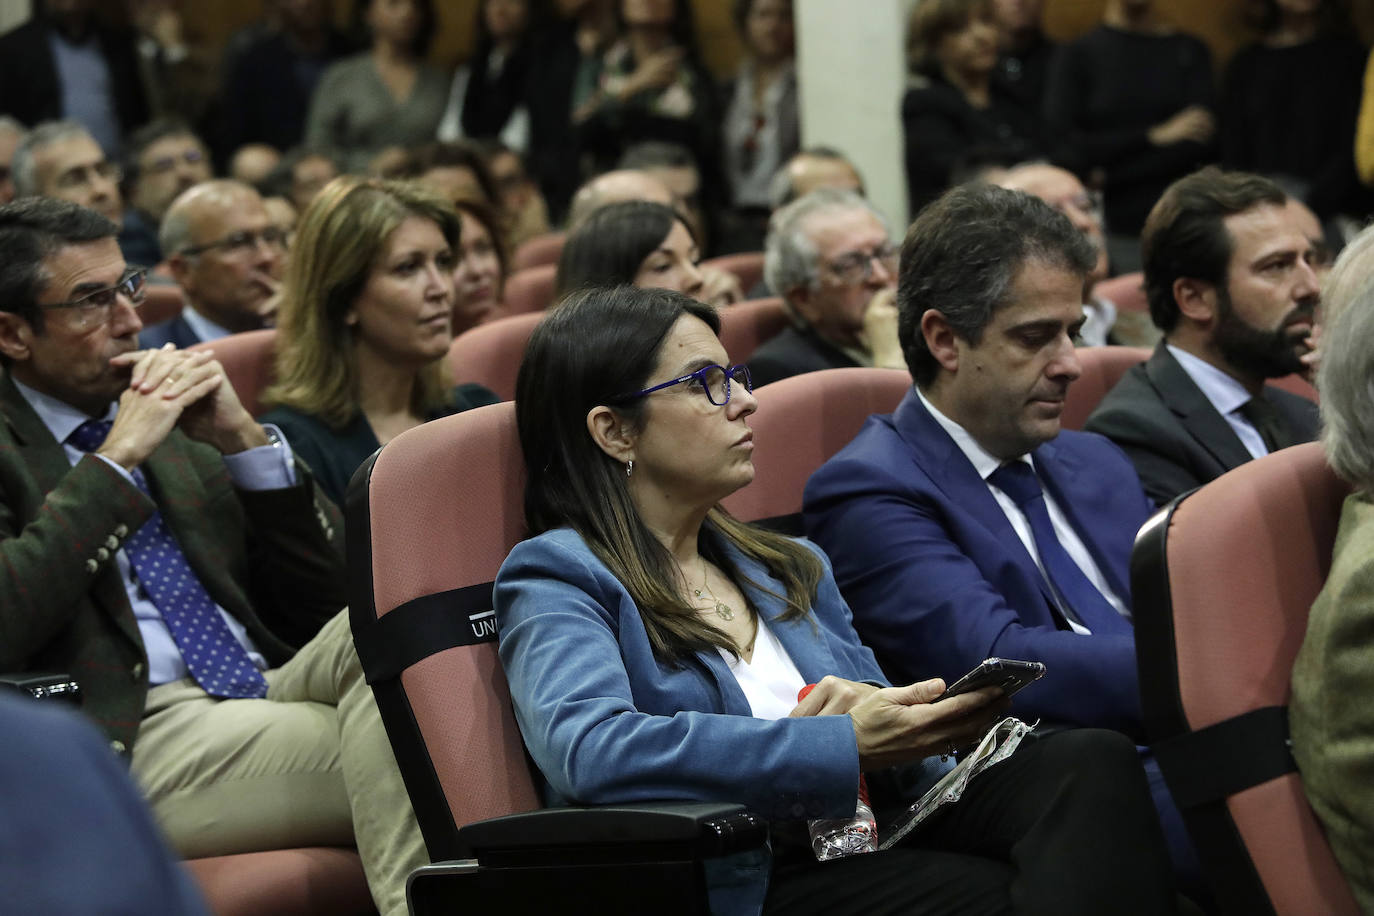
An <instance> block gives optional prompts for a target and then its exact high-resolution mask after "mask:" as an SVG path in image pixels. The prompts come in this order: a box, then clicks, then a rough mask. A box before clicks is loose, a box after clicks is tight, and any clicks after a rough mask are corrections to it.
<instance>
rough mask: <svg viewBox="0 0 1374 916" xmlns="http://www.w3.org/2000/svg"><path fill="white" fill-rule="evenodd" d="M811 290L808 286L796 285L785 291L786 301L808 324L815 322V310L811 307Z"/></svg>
mask: <svg viewBox="0 0 1374 916" xmlns="http://www.w3.org/2000/svg"><path fill="white" fill-rule="evenodd" d="M812 298H813V297H812V290H811V288H810V287H808V286H798V287H795V288H793V289H789V290H788V291H787V302H788V303H789V304H790V305H791V306H792V309H793V310H794V311H795V312H796V313H797V314H798V315H800V316H801V319H802V321H805V322H806V323H807V324H809V325H814V324H815V323H816V318H817V315H816V310H815V309H814V308H813V307H812Z"/></svg>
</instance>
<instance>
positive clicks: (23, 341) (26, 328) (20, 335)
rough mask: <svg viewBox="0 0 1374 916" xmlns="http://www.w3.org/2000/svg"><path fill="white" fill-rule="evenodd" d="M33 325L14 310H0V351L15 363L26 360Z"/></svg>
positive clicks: (31, 338) (31, 342)
mask: <svg viewBox="0 0 1374 916" xmlns="http://www.w3.org/2000/svg"><path fill="white" fill-rule="evenodd" d="M33 338H34V332H33V326H32V325H30V324H29V323H28V321H26V320H24V319H23V318H20V317H19V316H18V315H16V314H15V313H14V312H0V353H3V354H4V355H5V356H7V357H8V358H10V359H11V360H13V361H14V362H16V363H22V362H25V361H27V360H28V358H29V353H30V348H31V347H32V345H33Z"/></svg>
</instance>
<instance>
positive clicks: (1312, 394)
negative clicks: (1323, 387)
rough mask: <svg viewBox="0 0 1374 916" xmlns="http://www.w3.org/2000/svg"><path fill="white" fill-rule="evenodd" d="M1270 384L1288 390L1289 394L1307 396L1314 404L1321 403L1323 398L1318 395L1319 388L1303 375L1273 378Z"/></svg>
mask: <svg viewBox="0 0 1374 916" xmlns="http://www.w3.org/2000/svg"><path fill="white" fill-rule="evenodd" d="M1268 384H1270V385H1273V386H1274V387H1275V388H1280V389H1282V390H1284V391H1287V392H1288V393H1289V394H1296V395H1297V396H1298V397H1300V398H1307V400H1309V401H1311V402H1312V403H1313V404H1318V403H1321V398H1320V397H1318V395H1317V389H1316V388H1314V387H1313V386H1312V383H1311V382H1309V381H1308V380H1307V379H1305V378H1303V377H1302V376H1301V375H1285V376H1284V377H1283V378H1271V379H1270V380H1269V382H1268Z"/></svg>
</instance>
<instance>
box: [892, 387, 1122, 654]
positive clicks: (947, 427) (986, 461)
mask: <svg viewBox="0 0 1374 916" xmlns="http://www.w3.org/2000/svg"><path fill="white" fill-rule="evenodd" d="M916 396H917V397H919V398H920V399H921V403H922V404H924V405H925V408H926V410H928V411H930V415H931V416H932V417H934V418H935V422H936V423H939V424H940V426H941V428H942V429H944V431H945V432H947V433H949V436H950V438H951V439H953V440H954V444H955V445H957V446H959V450H960V451H961V452H963V453H964V457H966V458H968V460H969V463H970V464H972V465H973V469H974V470H975V471H977V472H978V476H979V477H981V478H982V479H983V483H984V484H986V485H987V488H988V492H990V493H991V494H992V497H993V499H995V500H997V505H998V506H1000V507H1001V508H1002V514H1004V515H1005V516H1006V517H1007V521H1008V522H1010V523H1011V527H1012V529H1013V530H1015V531H1016V536H1017V537H1018V538H1020V539H1021V543H1022V544H1024V545H1025V547H1026V551H1027V552H1028V553H1029V554H1030V555H1031V559H1033V560H1034V561H1035V565H1036V566H1037V567H1039V569H1040V575H1041V576H1043V577H1044V579H1045V583H1046V584H1047V585H1048V586H1049V588H1050V592H1051V593H1052V594H1056V595H1057V594H1058V592H1057V590H1056V589H1055V587H1054V583H1053V582H1052V581H1051V580H1050V577H1049V576H1048V575H1047V574H1046V573H1045V564H1044V563H1042V562H1041V561H1040V551H1038V550H1037V549H1036V547H1035V536H1034V535H1033V534H1032V533H1031V527H1030V521H1029V520H1028V519H1027V518H1026V514H1025V513H1024V512H1022V511H1021V509H1020V507H1019V506H1017V505H1016V503H1015V501H1013V500H1012V498H1011V497H1010V496H1008V495H1007V494H1005V493H1003V492H1002V491H1001V490H999V489H997V487H995V486H993V485H992V484H990V483H988V482H987V481H988V477H990V476H991V475H992V473H993V472H994V471H996V470H997V469H998V468H999V467H1001V466H1002V462H1001V461H1000V460H998V459H997V458H995V457H994V456H993V455H991V454H990V453H989V452H988V451H987V449H985V448H983V447H982V446H981V445H979V444H978V442H977V441H976V440H975V439H974V438H973V436H971V435H969V432H968V430H966V429H964V428H963V427H962V426H960V425H959V424H958V423H955V422H954V421H953V420H951V419H950V418H949V417H947V416H945V415H944V414H942V413H940V411H939V410H938V409H936V407H935V405H934V404H932V403H930V401H929V400H927V399H926V396H925V394H924V393H923V392H922V391H921V390H920V389H919V388H917V389H916ZM1016 460H1018V461H1024V462H1026V463H1027V464H1029V465H1030V466H1031V470H1035V462H1034V461H1032V460H1031V457H1030V455H1022V456H1021V457H1020V458H1018V459H1016ZM1035 476H1036V478H1037V479H1038V478H1039V477H1040V475H1039V473H1037V474H1036V475H1035ZM1044 493H1045V508H1046V509H1047V510H1048V511H1049V516H1050V523H1051V524H1053V525H1054V533H1055V536H1056V537H1058V538H1059V543H1060V545H1061V546H1062V547H1063V548H1064V552H1065V553H1067V554H1068V555H1069V557H1070V558H1071V559H1072V560H1073V561H1074V563H1076V564H1077V565H1078V568H1079V569H1081V570H1083V575H1085V576H1087V577H1088V581H1089V582H1091V583H1092V584H1093V588H1096V589H1097V590H1098V591H1099V592H1101V593H1102V597H1103V598H1106V599H1107V602H1108V603H1109V604H1110V605H1111V606H1112V607H1114V608H1116V612H1117V613H1118V614H1120V615H1121V616H1122V617H1125V618H1126V619H1127V620H1130V619H1131V611H1130V609H1129V608H1128V607H1126V604H1125V602H1123V601H1122V600H1121V598H1120V597H1118V596H1117V594H1116V593H1115V592H1114V591H1112V587H1111V585H1109V584H1108V583H1107V577H1106V576H1104V575H1102V570H1100V569H1098V567H1097V562H1096V561H1095V560H1093V556H1092V554H1091V553H1089V552H1088V547H1087V545H1086V544H1084V543H1083V539H1082V538H1080V537H1079V536H1078V532H1077V531H1075V530H1074V528H1073V525H1071V524H1069V519H1068V517H1067V516H1066V515H1064V511H1063V510H1062V509H1060V508H1059V504H1058V503H1056V502H1055V501H1054V497H1053V496H1052V495H1050V491H1049V490H1048V489H1045V490H1044ZM1063 604H1064V602H1063V601H1062V599H1061V601H1060V613H1061V614H1063ZM1063 616H1064V619H1065V620H1066V621H1068V624H1069V627H1070V628H1071V629H1072V630H1073V631H1074V632H1075V633H1081V634H1083V635H1085V636H1086V635H1089V634H1091V633H1092V631H1091V630H1089V629H1088V628H1087V627H1085V626H1083V625H1082V624H1081V623H1078V622H1076V621H1075V620H1073V619H1072V618H1070V617H1069V615H1067V614H1063Z"/></svg>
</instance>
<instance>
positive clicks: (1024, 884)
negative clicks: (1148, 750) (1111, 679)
mask: <svg viewBox="0 0 1374 916" xmlns="http://www.w3.org/2000/svg"><path fill="white" fill-rule="evenodd" d="M1175 901H1176V897H1175V894H1174V890H1173V875H1172V870H1171V867H1170V864H1169V855H1168V852H1167V850H1166V848H1165V844H1164V836H1163V833H1162V832H1161V830H1160V826H1159V818H1158V817H1157V816H1156V814H1155V808H1154V805H1153V803H1152V802H1151V800H1150V792H1149V788H1148V786H1147V783H1146V780H1145V775H1144V772H1143V771H1142V769H1141V766H1140V758H1139V755H1138V754H1137V752H1136V749H1135V746H1134V745H1133V744H1132V743H1131V742H1130V741H1129V740H1128V739H1127V738H1125V737H1124V736H1122V735H1120V734H1118V733H1116V732H1109V731H1102V730H1097V729H1077V730H1073V731H1066V732H1060V733H1057V734H1053V735H1050V736H1048V737H1044V738H1041V739H1038V740H1034V741H1031V740H1027V741H1026V742H1024V743H1023V744H1022V745H1021V747H1020V748H1018V749H1017V751H1016V753H1015V754H1013V755H1012V756H1011V757H1009V758H1008V759H1006V760H1004V761H1003V762H1001V763H999V764H998V765H996V766H995V767H992V768H991V769H989V770H986V771H984V772H983V773H981V774H979V775H978V776H977V777H975V778H974V779H973V781H972V782H970V783H969V785H968V788H967V789H966V790H965V792H964V797H963V798H962V799H960V800H959V802H958V803H957V804H955V805H952V806H948V807H946V808H945V809H944V810H943V811H941V812H939V813H937V814H935V815H933V816H932V817H931V818H930V819H929V820H928V821H927V822H926V823H924V824H922V825H921V826H920V827H918V828H917V829H916V830H914V831H912V833H911V834H909V835H908V836H907V837H906V839H905V840H903V841H902V843H901V845H900V846H898V847H895V848H893V849H890V850H887V851H885V852H878V853H869V854H866V855H857V856H850V857H848V858H844V859H838V860H832V861H830V862H817V861H815V859H814V857H811V855H810V851H809V850H793V851H792V852H791V853H780V855H779V856H778V858H777V861H776V863H775V865H774V869H773V877H772V883H771V885H770V887H769V892H768V899H767V901H766V903H765V907H764V912H765V913H776V914H780V916H781V914H786V916H805V914H811V913H814V914H817V916H838V914H842V913H854V914H857V916H880V914H923V916H924V914H953V913H959V914H993V913H1026V914H1030V913H1034V914H1041V913H1043V914H1056V916H1066V914H1077V913H1082V914H1085V916H1089V914H1090V916H1099V914H1104V913H1112V914H1135V913H1140V914H1146V913H1174V912H1176V903H1175Z"/></svg>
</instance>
